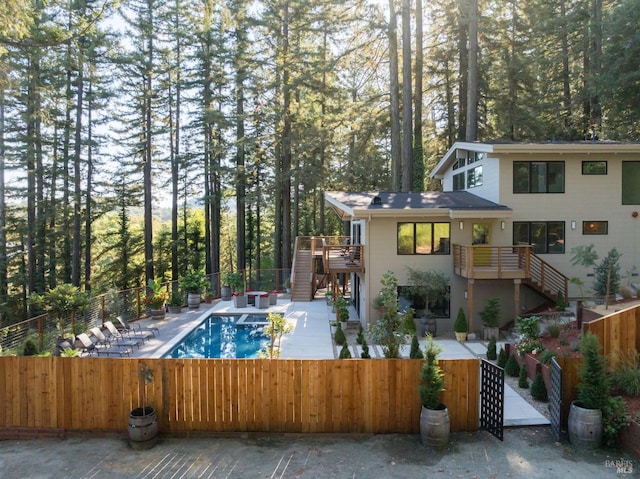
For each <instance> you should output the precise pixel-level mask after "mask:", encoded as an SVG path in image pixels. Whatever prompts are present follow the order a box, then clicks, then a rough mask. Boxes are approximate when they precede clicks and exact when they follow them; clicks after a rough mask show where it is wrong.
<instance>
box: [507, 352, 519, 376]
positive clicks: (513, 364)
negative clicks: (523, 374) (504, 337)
mask: <svg viewBox="0 0 640 479" xmlns="http://www.w3.org/2000/svg"><path fill="white" fill-rule="evenodd" d="M504 372H505V373H507V374H508V375H509V376H511V377H512V378H517V377H518V376H520V365H519V364H518V360H517V359H516V355H515V354H510V355H509V359H507V364H505V365H504Z"/></svg>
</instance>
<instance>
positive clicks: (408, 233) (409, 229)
mask: <svg viewBox="0 0 640 479" xmlns="http://www.w3.org/2000/svg"><path fill="white" fill-rule="evenodd" d="M450 231H451V225H450V223H398V254H449V238H450V237H451V234H450Z"/></svg>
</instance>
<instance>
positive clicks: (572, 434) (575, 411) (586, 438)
mask: <svg viewBox="0 0 640 479" xmlns="http://www.w3.org/2000/svg"><path fill="white" fill-rule="evenodd" d="M569 442H571V444H573V445H574V446H576V447H578V448H581V449H597V448H599V447H600V444H601V443H602V411H601V410H600V409H587V408H584V407H582V406H581V405H580V402H578V401H573V402H572V403H571V408H570V409H569Z"/></svg>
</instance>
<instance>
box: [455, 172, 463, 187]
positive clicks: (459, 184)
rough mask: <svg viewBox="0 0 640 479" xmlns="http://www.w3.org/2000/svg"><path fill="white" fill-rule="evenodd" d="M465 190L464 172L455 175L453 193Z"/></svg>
mask: <svg viewBox="0 0 640 479" xmlns="http://www.w3.org/2000/svg"><path fill="white" fill-rule="evenodd" d="M458 190H464V171H463V172H462V173H456V174H455V175H453V191H458Z"/></svg>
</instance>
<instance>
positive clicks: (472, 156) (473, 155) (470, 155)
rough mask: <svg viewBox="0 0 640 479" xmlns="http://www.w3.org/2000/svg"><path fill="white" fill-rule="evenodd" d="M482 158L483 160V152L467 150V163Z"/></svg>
mask: <svg viewBox="0 0 640 479" xmlns="http://www.w3.org/2000/svg"><path fill="white" fill-rule="evenodd" d="M482 160H484V153H480V152H478V151H467V165H470V164H471V163H475V162H476V161H482Z"/></svg>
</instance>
